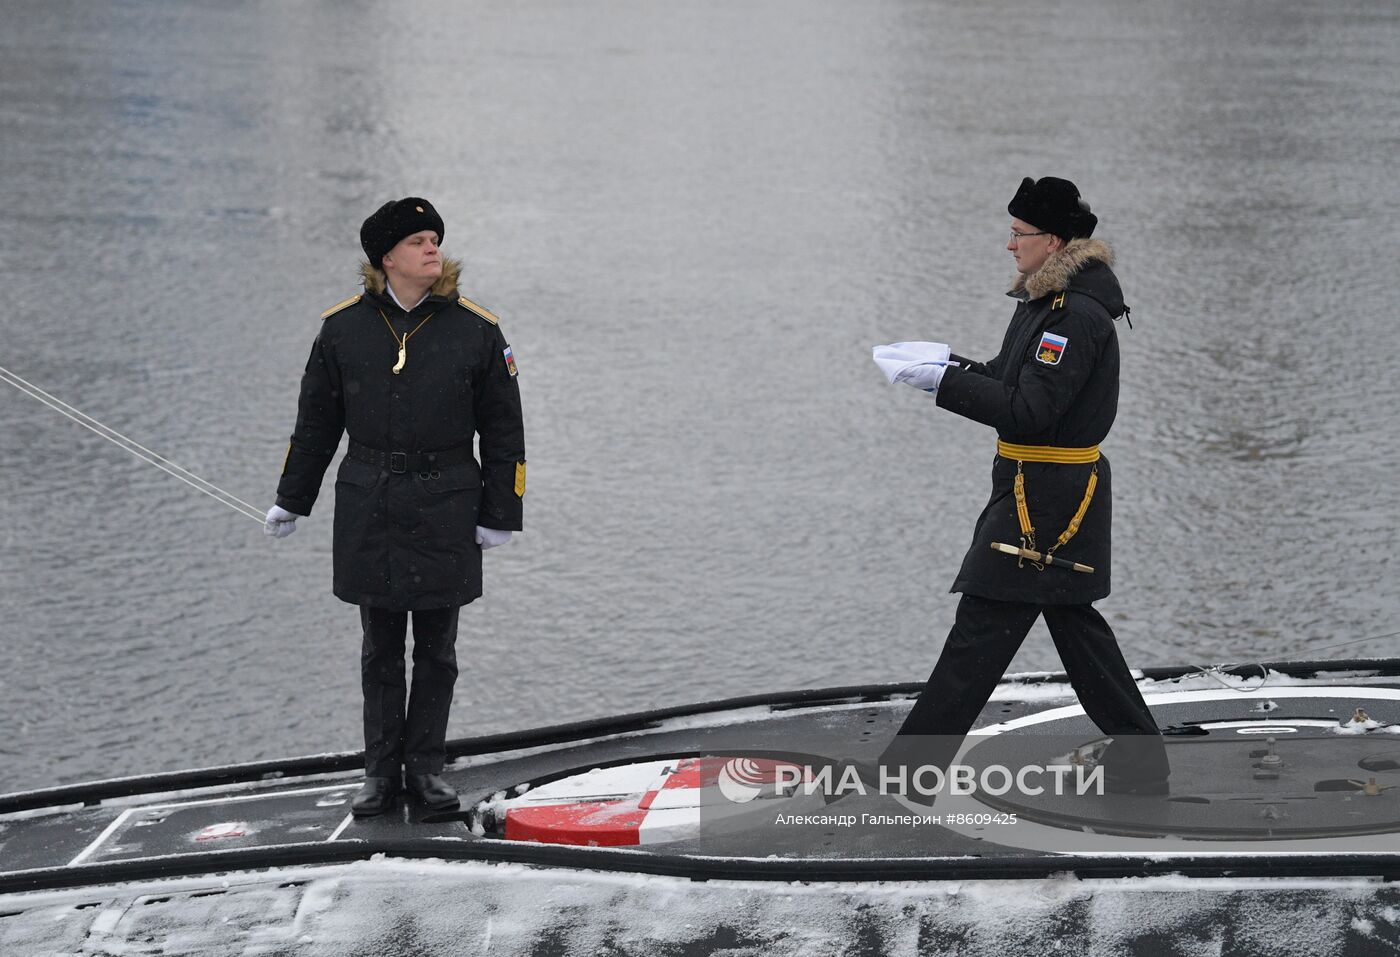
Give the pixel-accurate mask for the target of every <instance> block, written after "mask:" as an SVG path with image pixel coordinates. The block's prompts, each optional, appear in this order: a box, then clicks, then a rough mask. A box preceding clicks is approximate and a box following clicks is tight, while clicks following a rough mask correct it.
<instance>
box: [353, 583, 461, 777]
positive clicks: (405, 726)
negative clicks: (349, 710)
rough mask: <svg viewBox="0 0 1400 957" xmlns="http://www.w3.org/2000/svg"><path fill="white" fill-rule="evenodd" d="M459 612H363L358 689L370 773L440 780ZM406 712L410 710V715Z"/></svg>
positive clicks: (454, 609)
mask: <svg viewBox="0 0 1400 957" xmlns="http://www.w3.org/2000/svg"><path fill="white" fill-rule="evenodd" d="M458 611H459V609H457V608H433V609H429V610H427V611H415V612H411V613H410V612H406V611H387V610H385V609H383V608H368V607H365V606H363V605H362V606H361V607H360V624H361V625H362V626H363V627H364V634H365V638H364V643H363V644H362V645H361V646H360V686H361V688H362V689H363V690H364V695H365V773H366V774H368V775H373V776H375V777H386V778H398V777H399V775H400V773H401V772H400V768H403V769H406V770H407V771H408V773H409V774H439V773H441V771H442V765H443V760H444V758H445V757H446V742H447V713H448V711H449V710H450V709H451V707H452V686H453V685H454V684H455V683H456V681H457V613H458ZM409 614H412V615H413V689H412V693H411V694H410V693H409V689H408V686H407V684H406V682H405V681H404V638H405V636H406V633H407V631H408V616H409ZM405 705H406V708H405Z"/></svg>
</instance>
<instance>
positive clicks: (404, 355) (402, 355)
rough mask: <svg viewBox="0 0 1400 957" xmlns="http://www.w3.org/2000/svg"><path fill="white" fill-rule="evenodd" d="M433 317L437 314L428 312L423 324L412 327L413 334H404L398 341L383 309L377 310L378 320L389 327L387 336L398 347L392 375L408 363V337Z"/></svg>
mask: <svg viewBox="0 0 1400 957" xmlns="http://www.w3.org/2000/svg"><path fill="white" fill-rule="evenodd" d="M435 315H437V313H435V312H430V313H428V318H427V319H424V320H423V322H420V323H418V325H416V326H414V327H413V332H405V333H404V334H403V338H402V339H400V338H399V334H398V333H397V332H395V331H394V324H393V323H392V322H390V321H389V317H388V316H386V315H384V310H383V309H381V310H379V318H380V319H383V320H384V325H386V326H388V327H389V335H391V336H393V337H394V342H396V343H397V344H398V347H399V361H398V362H395V363H394V368H393V373H394V375H398V374H399V373H400V372H402V371H403V367H404V363H405V362H407V361H408V337H409V336H411V335H413V333H414V332H417V331H418V330H419V329H422V328H423V323H425V322H427V321H428V319H431V318H433V316H435Z"/></svg>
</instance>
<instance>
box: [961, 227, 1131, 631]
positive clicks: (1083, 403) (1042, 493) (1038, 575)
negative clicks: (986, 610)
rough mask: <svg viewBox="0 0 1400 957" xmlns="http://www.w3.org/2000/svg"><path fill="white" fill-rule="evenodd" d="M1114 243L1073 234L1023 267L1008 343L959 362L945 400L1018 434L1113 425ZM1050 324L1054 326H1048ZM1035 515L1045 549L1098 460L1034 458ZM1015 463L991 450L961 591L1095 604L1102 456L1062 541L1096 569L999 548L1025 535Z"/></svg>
mask: <svg viewBox="0 0 1400 957" xmlns="http://www.w3.org/2000/svg"><path fill="white" fill-rule="evenodd" d="M1112 262H1113V253H1112V251H1111V250H1110V249H1109V247H1108V245H1107V244H1105V243H1104V242H1102V241H1100V240H1097V239H1075V240H1072V241H1071V242H1070V243H1069V244H1068V245H1066V246H1065V248H1063V249H1061V250H1058V251H1056V252H1055V253H1053V254H1052V255H1051V256H1050V258H1049V259H1047V260H1046V262H1045V264H1044V265H1042V266H1041V268H1040V269H1039V270H1037V271H1036V272H1035V273H1033V274H1031V275H1030V276H1028V277H1024V276H1018V277H1017V283H1016V285H1015V286H1014V287H1013V288H1012V290H1011V292H1010V293H1009V295H1011V296H1013V297H1015V298H1017V299H1019V300H1020V303H1019V304H1018V305H1017V306H1016V311H1015V314H1014V315H1013V316H1012V317H1011V325H1010V326H1009V327H1008V328H1007V330H1006V336H1005V338H1004V339H1003V340H1002V344H1001V350H1000V351H999V352H998V353H997V355H996V357H995V358H994V359H992V360H990V361H989V362H985V363H980V362H973V361H971V360H968V359H965V358H963V357H961V356H954V357H953V358H954V359H956V360H958V361H959V362H961V363H963V365H961V366H958V367H953V366H950V367H949V368H948V371H947V372H946V373H945V375H944V376H943V381H942V382H941V383H940V385H939V388H938V392H937V394H936V396H937V401H938V404H939V405H940V406H942V407H943V408H945V409H948V410H949V411H952V412H956V413H958V414H959V415H965V416H967V417H968V418H970V419H973V420H975V421H977V422H981V423H983V424H984V425H990V426H991V427H992V428H994V429H996V431H997V436H998V438H1000V439H1002V440H1004V441H1006V442H1010V443H1013V444H1016V445H1053V446H1060V447H1068V448H1083V447H1086V446H1091V445H1098V444H1099V443H1101V442H1102V441H1103V440H1104V438H1105V437H1106V436H1107V435H1108V431H1109V428H1110V427H1111V426H1112V425H1113V420H1114V417H1115V415H1116V414H1117V411H1118V336H1117V332H1116V331H1115V329H1114V323H1113V320H1115V319H1117V318H1118V317H1119V316H1121V315H1123V313H1124V311H1125V307H1124V305H1123V293H1122V290H1121V289H1120V287H1119V285H1118V279H1117V278H1116V277H1115V276H1114V274H1113V270H1112V268H1111V265H1112ZM1047 334H1048V337H1047ZM1022 468H1023V472H1024V483H1025V493H1026V500H1027V505H1028V507H1029V511H1030V518H1031V524H1032V525H1033V526H1034V527H1035V531H1036V544H1037V546H1038V549H1039V550H1041V551H1044V550H1045V549H1047V548H1049V547H1050V546H1051V545H1053V544H1054V543H1055V540H1056V538H1058V537H1059V535H1060V533H1061V532H1063V531H1064V530H1065V527H1066V526H1067V525H1068V524H1069V521H1070V519H1071V518H1072V517H1073V515H1074V513H1075V511H1076V510H1077V509H1078V508H1079V504H1080V502H1081V500H1082V499H1083V497H1084V490H1085V486H1086V484H1087V483H1088V480H1089V475H1090V472H1091V470H1092V469H1093V466H1092V465H1063V464H1058V463H1051V462H1025V463H1024V465H1023V466H1022ZM1015 479H1016V463H1015V462H1014V461H1012V460H1010V459H1006V458H1003V457H1001V456H1000V455H995V454H994V455H993V462H992V495H991V498H990V499H989V500H988V502H987V505H986V507H985V508H984V509H983V510H982V514H981V516H980V517H979V518H978V519H977V525H976V528H975V529H974V531H973V537H972V545H971V547H969V549H968V551H967V554H966V556H965V557H964V558H963V563H962V569H961V570H960V571H959V572H958V576H957V579H956V580H955V581H954V583H953V587H952V590H953V591H955V592H964V593H966V594H970V595H977V596H979V597H982V598H992V599H997V600H999V601H1015V602H1028V603H1035V604H1047V605H1077V604H1086V603H1088V602H1092V601H1096V600H1098V599H1100V598H1104V597H1106V596H1107V595H1108V593H1109V588H1110V582H1109V573H1110V568H1109V557H1110V530H1111V524H1112V512H1113V502H1112V491H1113V482H1112V473H1111V471H1110V469H1109V463H1108V458H1107V457H1101V458H1100V459H1099V461H1098V485H1097V488H1096V490H1095V492H1094V497H1093V501H1092V502H1091V504H1090V506H1089V510H1088V512H1087V513H1086V514H1085V516H1084V520H1083V524H1082V525H1081V526H1080V529H1079V532H1078V533H1077V534H1076V535H1075V536H1074V537H1073V538H1071V539H1070V540H1069V542H1067V543H1066V544H1065V545H1064V546H1063V547H1062V548H1060V549H1059V550H1057V551H1056V552H1055V555H1056V556H1057V557H1059V558H1064V559H1067V560H1069V561H1074V562H1080V563H1082V564H1085V565H1090V566H1092V567H1093V568H1094V572H1093V574H1085V573H1082V572H1075V571H1071V570H1068V569H1062V568H1057V567H1053V566H1049V567H1046V568H1045V569H1044V570H1043V571H1042V570H1039V569H1037V568H1036V567H1035V566H1034V565H1032V564H1031V563H1030V562H1024V563H1021V562H1018V560H1017V559H1016V558H1015V557H1014V556H1011V555H1006V554H1003V553H1000V552H996V551H993V550H992V547H991V543H992V542H1002V543H1005V544H1008V545H1019V544H1020V542H1021V526H1020V523H1019V521H1018V519H1017V515H1016V500H1015V496H1014V493H1013V485H1014V482H1015Z"/></svg>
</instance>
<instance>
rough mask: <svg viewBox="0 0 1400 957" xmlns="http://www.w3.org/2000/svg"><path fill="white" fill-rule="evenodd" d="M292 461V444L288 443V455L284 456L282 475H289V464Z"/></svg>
mask: <svg viewBox="0 0 1400 957" xmlns="http://www.w3.org/2000/svg"><path fill="white" fill-rule="evenodd" d="M291 460H292V443H290V442H288V443H287V454H286V455H284V456H282V474H283V475H286V474H287V463H288V462H290V461H291Z"/></svg>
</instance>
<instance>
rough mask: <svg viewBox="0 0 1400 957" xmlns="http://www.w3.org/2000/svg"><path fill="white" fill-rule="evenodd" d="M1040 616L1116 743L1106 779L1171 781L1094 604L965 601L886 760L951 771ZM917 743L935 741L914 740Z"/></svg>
mask: <svg viewBox="0 0 1400 957" xmlns="http://www.w3.org/2000/svg"><path fill="white" fill-rule="evenodd" d="M1040 615H1044V616H1045V624H1046V626H1047V627H1048V628H1049V629H1050V637H1051V638H1053V639H1054V641H1055V649H1056V650H1057V651H1058V652H1059V653H1060V661H1061V662H1063V663H1064V666H1065V671H1066V672H1067V673H1068V675H1069V680H1070V684H1071V685H1072V686H1073V688H1074V693H1075V694H1076V695H1078V696H1079V703H1080V704H1081V705H1083V707H1084V711H1085V713H1086V714H1088V716H1089V718H1090V720H1092V721H1093V722H1094V724H1096V725H1098V727H1099V730H1101V731H1103V732H1104V733H1105V734H1107V735H1112V736H1113V738H1114V741H1113V744H1112V745H1110V747H1109V748H1108V750H1107V751H1106V752H1105V754H1104V756H1103V759H1102V760H1103V765H1104V772H1105V776H1106V777H1107V778H1108V779H1109V780H1110V781H1113V780H1118V781H1122V782H1125V783H1130V784H1131V783H1134V782H1141V781H1152V780H1160V779H1163V778H1166V777H1167V775H1168V774H1169V773H1170V768H1169V766H1168V764H1167V756H1166V749H1165V748H1164V747H1163V746H1162V736H1161V732H1160V731H1159V730H1158V728H1157V723H1156V721H1155V720H1153V717H1152V712H1151V711H1149V710H1148V707H1147V705H1146V703H1145V702H1144V701H1143V700H1142V695H1141V694H1140V693H1139V692H1138V689H1137V683H1136V682H1135V681H1134V680H1133V677H1132V675H1131V674H1129V672H1128V665H1127V662H1125V661H1124V660H1123V653H1122V652H1121V651H1119V649H1118V641H1117V639H1115V638H1114V637H1113V629H1111V628H1110V627H1109V626H1108V622H1106V621H1104V618H1103V616H1102V615H1100V614H1099V613H1098V612H1097V611H1096V610H1094V607H1093V606H1092V605H1030V604H1020V603H1018V602H1005V601H993V600H992V599H990V598H979V597H977V596H975V595H963V596H962V600H961V601H959V602H958V613H957V618H956V619H955V620H954V622H953V629H952V631H950V632H949V633H948V640H947V641H946V642H945V643H944V645H943V652H942V653H941V654H940V655H939V656H938V663H937V664H936V665H934V668H933V673H932V674H930V675H929V678H928V683H927V684H925V685H924V690H923V692H922V693H920V695H919V699H918V700H917V701H916V702H915V703H914V707H913V708H912V709H911V710H910V712H909V716H908V717H907V718H905V719H904V724H903V725H901V726H900V729H899V731H898V732H897V734H896V737H895V739H894V741H892V742H891V743H890V745H889V746H887V747H886V749H885V752H884V754H882V755H881V758H880V760H881V763H882V764H886V765H897V766H905V767H908V766H913V765H916V764H932V765H936V766H938V767H940V768H943V769H946V768H947V766H948V763H949V762H951V761H952V759H953V757H954V755H955V754H956V753H957V748H958V746H959V744H960V743H961V741H962V739H963V737H964V736H965V735H966V734H967V732H968V731H969V730H971V728H972V725H973V722H975V721H976V720H977V716H978V715H979V714H981V713H982V708H983V707H984V706H985V705H986V704H987V701H988V699H990V698H991V696H992V692H993V691H994V690H995V689H996V686H997V682H998V681H999V680H1001V676H1002V675H1003V674H1005V673H1006V669H1007V668H1008V667H1009V666H1010V665H1011V659H1012V658H1014V657H1015V656H1016V652H1017V650H1018V649H1019V648H1020V647H1021V642H1022V641H1024V640H1025V638H1026V634H1027V633H1028V632H1029V631H1030V629H1031V626H1032V625H1034V624H1035V620H1036V618H1037V617H1039V616H1040ZM915 735H937V736H938V737H936V738H929V739H922V740H917V741H916V740H915V739H914V736H915Z"/></svg>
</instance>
